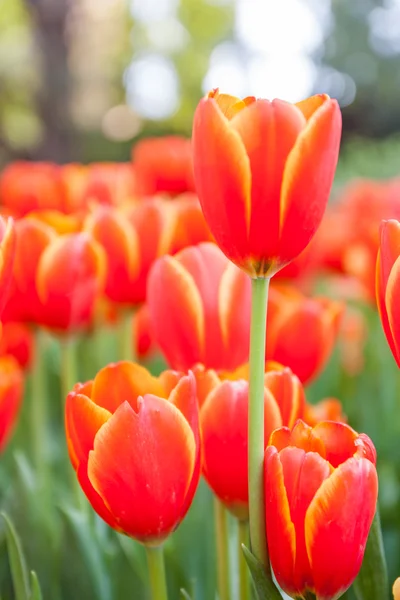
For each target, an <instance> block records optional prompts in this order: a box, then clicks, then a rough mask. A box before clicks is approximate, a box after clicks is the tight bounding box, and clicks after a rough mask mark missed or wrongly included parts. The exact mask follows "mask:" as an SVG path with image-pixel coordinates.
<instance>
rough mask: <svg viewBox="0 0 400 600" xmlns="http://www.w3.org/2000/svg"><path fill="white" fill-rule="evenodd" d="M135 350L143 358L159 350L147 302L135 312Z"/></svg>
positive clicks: (136, 354) (133, 323) (133, 322)
mask: <svg viewBox="0 0 400 600" xmlns="http://www.w3.org/2000/svg"><path fill="white" fill-rule="evenodd" d="M132 329H133V331H132V334H133V340H132V343H133V352H134V356H138V357H139V358H140V359H141V360H147V359H149V358H150V357H151V356H153V354H154V353H155V352H156V351H157V344H156V342H155V339H154V333H153V329H152V327H151V320H150V314H149V309H148V306H147V304H143V305H142V306H141V307H140V308H139V309H138V310H137V311H136V312H135V314H134V316H133V321H132Z"/></svg>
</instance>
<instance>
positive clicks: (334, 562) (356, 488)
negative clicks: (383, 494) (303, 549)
mask: <svg viewBox="0 0 400 600" xmlns="http://www.w3.org/2000/svg"><path fill="white" fill-rule="evenodd" d="M377 495H378V479H377V475H376V470H375V467H374V465H373V464H372V463H371V462H370V461H369V460H366V459H364V458H362V459H357V458H350V459H349V460H347V461H346V462H345V463H343V464H342V465H340V466H339V467H338V468H337V469H336V470H335V471H334V472H333V473H332V475H331V476H330V477H329V478H328V479H327V480H326V481H325V482H324V483H323V484H322V486H321V487H320V489H319V490H318V492H317V493H316V495H315V497H314V500H313V501H312V502H311V504H310V507H309V509H308V511H307V514H306V520H305V533H306V545H307V552H308V556H309V559H310V563H311V569H312V573H313V577H314V588H315V592H316V594H317V596H318V598H319V599H320V600H331V598H337V597H339V596H340V595H341V594H342V593H344V592H345V590H346V589H347V588H348V587H349V586H350V585H351V584H352V582H353V580H354V578H355V577H356V575H357V573H358V571H359V569H360V567H361V563H362V559H363V556H364V550H365V545H366V543H367V537H368V533H369V529H370V527H371V523H372V520H373V518H374V514H375V510H376V501H377Z"/></svg>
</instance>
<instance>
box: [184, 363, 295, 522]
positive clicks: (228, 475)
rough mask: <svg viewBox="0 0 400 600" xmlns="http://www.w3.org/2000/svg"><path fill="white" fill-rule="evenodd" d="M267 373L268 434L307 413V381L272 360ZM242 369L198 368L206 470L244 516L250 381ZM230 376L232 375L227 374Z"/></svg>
mask: <svg viewBox="0 0 400 600" xmlns="http://www.w3.org/2000/svg"><path fill="white" fill-rule="evenodd" d="M268 368H269V369H270V370H268V371H267V373H266V374H265V388H264V439H265V446H266V445H267V442H268V439H269V436H270V434H271V433H272V431H273V430H274V429H276V428H277V427H281V426H282V425H288V426H289V427H292V426H293V425H294V423H295V422H296V421H297V419H298V418H300V417H302V416H303V411H304V405H305V397H304V391H303V388H302V385H301V383H300V381H299V380H298V378H297V377H296V376H295V375H293V373H291V371H290V369H287V368H283V367H282V366H281V365H277V364H275V363H271V364H269V365H268ZM240 372H241V373H242V374H243V376H244V377H246V378H247V375H248V371H247V366H246V368H243V369H240V370H238V371H237V372H236V373H230V374H227V373H223V374H220V375H219V377H218V375H217V374H216V373H215V371H212V370H211V371H210V370H209V371H204V369H202V368H201V367H200V366H197V367H196V368H195V369H194V373H195V377H196V381H197V390H198V400H199V403H200V407H201V408H200V426H201V432H202V445H203V475H204V477H205V479H206V481H207V482H208V484H209V485H210V487H211V489H212V490H213V491H214V493H215V494H216V496H218V498H219V499H220V500H221V501H222V502H223V503H224V504H225V505H226V506H227V508H229V510H230V511H231V512H232V513H233V514H234V515H235V516H236V517H238V518H239V519H248V388H249V384H248V381H246V380H244V379H238V378H237V376H239V373H240ZM226 377H229V379H225V381H223V379H224V378H226Z"/></svg>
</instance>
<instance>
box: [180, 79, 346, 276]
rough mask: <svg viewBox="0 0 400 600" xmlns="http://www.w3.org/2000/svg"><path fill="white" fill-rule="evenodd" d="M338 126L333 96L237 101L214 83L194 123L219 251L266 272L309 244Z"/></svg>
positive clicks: (199, 184)
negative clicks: (295, 99) (300, 99)
mask: <svg viewBox="0 0 400 600" xmlns="http://www.w3.org/2000/svg"><path fill="white" fill-rule="evenodd" d="M340 133H341V115H340V110H339V106H338V104H337V102H336V100H331V99H330V98H329V97H328V96H326V95H323V94H321V95H318V96H313V97H311V98H308V99H306V100H303V101H302V102H299V103H297V104H295V105H293V104H289V103H287V102H284V101H282V100H273V101H272V102H269V101H267V100H255V99H254V98H245V99H244V100H243V101H242V100H239V99H238V98H234V97H232V96H228V95H226V94H219V92H218V90H213V91H212V92H210V93H209V94H208V96H207V97H206V98H204V99H203V100H201V102H200V104H199V106H198V107H197V110H196V114H195V117H194V124H193V141H192V144H193V163H194V175H195V183H196V191H197V193H198V195H199V199H200V202H201V206H202V208H203V212H204V216H205V218H206V221H207V223H208V225H209V227H210V229H211V232H212V234H213V235H214V237H215V240H216V242H217V244H218V245H219V247H220V248H221V249H222V250H223V252H224V253H225V254H226V255H227V256H228V258H230V260H232V261H233V262H234V263H235V264H237V265H238V266H239V267H241V268H242V269H244V270H245V271H246V272H247V273H248V274H249V275H250V276H252V277H269V276H271V275H273V274H274V273H276V272H277V271H278V270H279V269H281V268H282V267H283V266H284V265H286V264H287V263H289V262H290V261H291V260H292V259H293V258H295V257H296V256H297V255H298V254H300V252H301V251H302V250H304V248H305V247H306V246H307V244H308V243H309V241H310V240H311V238H312V237H313V235H314V233H315V232H316V230H317V228H318V226H319V224H320V221H321V219H322V216H323V214H324V210H325V206H326V203H327V200H328V196H329V192H330V189H331V185H332V181H333V176H334V173H335V168H336V163H337V158H338V152H339V142H340Z"/></svg>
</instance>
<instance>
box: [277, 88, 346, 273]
mask: <svg viewBox="0 0 400 600" xmlns="http://www.w3.org/2000/svg"><path fill="white" fill-rule="evenodd" d="M340 133H341V114H340V109H339V105H338V104H337V102H336V100H330V99H329V100H328V99H327V100H326V101H325V102H324V103H323V104H322V106H321V107H320V108H318V109H317V110H316V111H315V112H314V113H313V114H312V116H311V117H310V119H309V120H308V121H307V125H306V127H305V128H304V129H303V131H302V132H301V134H300V135H299V137H298V139H297V141H296V144H295V146H294V147H293V149H292V151H291V153H290V155H289V157H288V159H287V162H286V165H285V172H284V175H283V185H282V192H281V215H280V222H281V242H280V244H281V246H280V257H281V260H282V263H285V262H288V261H290V260H292V259H293V258H295V257H296V256H297V255H298V254H300V252H301V251H302V250H304V248H305V247H306V246H307V244H308V243H309V241H310V240H311V238H312V236H313V235H314V233H315V231H316V230H317V228H318V226H319V224H320V222H321V219H322V216H323V214H324V211H325V207H326V203H327V201H328V197H329V193H330V190H331V186H332V181H333V177H334V174H335V169H336V163H337V159H338V154H339V144H340Z"/></svg>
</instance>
